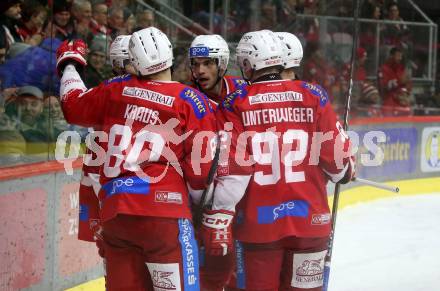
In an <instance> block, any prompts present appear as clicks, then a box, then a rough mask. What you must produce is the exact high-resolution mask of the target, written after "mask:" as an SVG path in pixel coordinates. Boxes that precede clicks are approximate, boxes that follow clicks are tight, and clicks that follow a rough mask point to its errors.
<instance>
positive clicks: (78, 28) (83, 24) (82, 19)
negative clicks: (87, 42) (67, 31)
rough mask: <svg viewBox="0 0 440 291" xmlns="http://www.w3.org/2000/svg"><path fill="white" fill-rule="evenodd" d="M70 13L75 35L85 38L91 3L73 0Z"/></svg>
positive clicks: (83, 0) (89, 19)
mask: <svg viewBox="0 0 440 291" xmlns="http://www.w3.org/2000/svg"><path fill="white" fill-rule="evenodd" d="M71 13H72V16H73V23H74V27H75V32H76V34H77V37H78V38H81V39H87V37H88V36H89V33H90V28H89V27H90V22H91V20H92V4H91V3H90V1H87V0H74V1H73V3H72V10H71Z"/></svg>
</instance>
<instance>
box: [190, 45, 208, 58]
mask: <svg viewBox="0 0 440 291" xmlns="http://www.w3.org/2000/svg"><path fill="white" fill-rule="evenodd" d="M189 57H190V58H194V57H209V48H208V47H206V46H196V47H191V48H189Z"/></svg>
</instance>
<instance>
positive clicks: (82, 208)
mask: <svg viewBox="0 0 440 291" xmlns="http://www.w3.org/2000/svg"><path fill="white" fill-rule="evenodd" d="M89 216H90V214H89V205H85V204H80V205H79V220H80V221H88V220H89Z"/></svg>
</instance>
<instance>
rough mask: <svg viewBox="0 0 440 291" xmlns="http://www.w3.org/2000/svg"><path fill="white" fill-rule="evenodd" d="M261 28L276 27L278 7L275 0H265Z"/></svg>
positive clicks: (262, 5)
mask: <svg viewBox="0 0 440 291" xmlns="http://www.w3.org/2000/svg"><path fill="white" fill-rule="evenodd" d="M259 24H260V29H274V27H275V26H276V25H277V9H276V6H275V3H274V1H272V0H265V1H263V2H262V4H261V18H260V23H259Z"/></svg>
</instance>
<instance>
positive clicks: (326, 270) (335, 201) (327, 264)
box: [322, 0, 359, 291]
mask: <svg viewBox="0 0 440 291" xmlns="http://www.w3.org/2000/svg"><path fill="white" fill-rule="evenodd" d="M353 4H354V5H353V7H354V20H353V26H354V33H353V35H354V36H353V47H352V51H351V61H350V64H351V67H350V84H349V87H348V94H347V98H346V100H345V112H344V130H345V131H347V130H348V116H349V113H350V101H351V94H352V91H353V78H354V61H355V55H356V51H357V42H358V38H359V25H358V17H359V0H353ZM340 190H341V185H340V184H339V183H336V186H335V192H334V195H333V206H332V221H331V226H332V230H331V232H330V237H329V241H328V251H327V255H326V256H325V259H324V274H323V276H324V282H323V288H322V290H323V291H327V290H328V283H329V279H330V266H331V260H332V253H333V241H334V236H335V227H336V217H337V214H338V205H339V193H340Z"/></svg>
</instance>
